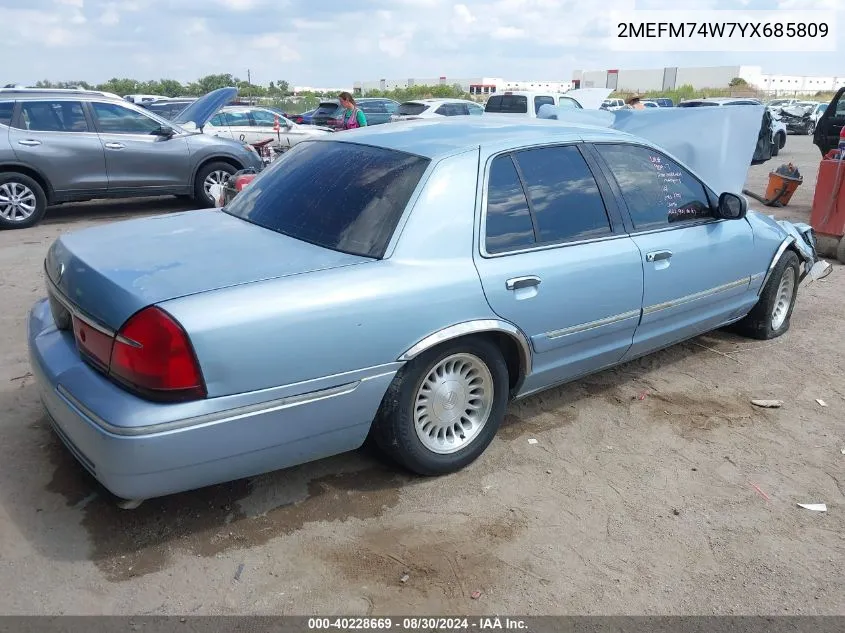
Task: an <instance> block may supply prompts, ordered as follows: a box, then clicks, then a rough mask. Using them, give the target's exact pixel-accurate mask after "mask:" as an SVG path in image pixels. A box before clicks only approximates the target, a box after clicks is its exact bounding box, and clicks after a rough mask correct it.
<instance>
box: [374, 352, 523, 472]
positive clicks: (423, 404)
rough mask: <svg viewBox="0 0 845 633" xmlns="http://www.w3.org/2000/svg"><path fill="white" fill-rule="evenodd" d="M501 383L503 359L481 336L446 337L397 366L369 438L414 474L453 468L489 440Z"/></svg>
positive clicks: (502, 401)
mask: <svg viewBox="0 0 845 633" xmlns="http://www.w3.org/2000/svg"><path fill="white" fill-rule="evenodd" d="M508 385H509V380H508V369H507V365H506V363H505V360H504V358H503V356H502V353H501V351H499V349H498V348H497V347H496V346H495V345H493V344H492V343H490V342H489V341H487V340H484V339H480V338H471V339H469V338H468V339H461V340H458V341H454V342H450V343H446V344H444V345H443V346H441V347H438V348H435V349H433V350H429V351H427V352H425V353H423V354H421V355H420V356H418V357H417V358H415V359H413V360H411V361H410V362H408V364H407V365H405V366H404V367H403V368H402V369H401V370H400V371H399V373H398V374H397V375H396V378H395V379H394V381H393V383H392V384H391V386H390V388H389V389H388V391H387V393H386V394H385V396H384V399H383V400H382V404H381V408H380V409H379V412H378V414H377V416H376V419H375V421H374V423H373V439H374V440H375V441H376V443H377V444H378V446H379V448H381V449H382V451H384V452H385V453H386V454H387V455H388V456H390V457H392V458H393V459H394V460H395V461H397V462H399V463H400V464H402V465H403V466H405V467H406V468H408V469H409V470H411V471H413V472H416V473H417V474H420V475H444V474H447V473H452V472H455V471H458V470H460V469H462V468H464V467H465V466H467V465H469V464H470V463H472V462H473V461H475V460H476V459H477V458H478V457H479V456H480V455H481V453H483V452H484V450H485V449H486V448H487V446H489V444H490V442H492V441H493V437H494V436H495V435H496V431H498V429H499V426H500V425H501V423H502V420H503V418H504V416H505V410H506V408H507V402H508Z"/></svg>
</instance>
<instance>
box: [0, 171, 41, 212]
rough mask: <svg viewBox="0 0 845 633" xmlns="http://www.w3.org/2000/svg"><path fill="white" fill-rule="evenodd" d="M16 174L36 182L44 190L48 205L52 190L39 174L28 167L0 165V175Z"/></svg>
mask: <svg viewBox="0 0 845 633" xmlns="http://www.w3.org/2000/svg"><path fill="white" fill-rule="evenodd" d="M9 172H13V173H18V174H23V175H24V176H29V177H30V178H32V179H33V180H34V181H35V182H37V183H38V184H39V185H40V186H41V188H42V189H43V190H44V195H45V196H47V203H48V204H49V203H50V202H52V200H53V188H52V187H51V186H50V183H49V182H47V179H46V178H44V177H43V176H42V175H41V174H39V173H38V172H37V171H35V170H34V169H30V168H29V167H22V166H20V165H0V174H2V173H9Z"/></svg>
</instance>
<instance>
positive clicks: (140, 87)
mask: <svg viewBox="0 0 845 633" xmlns="http://www.w3.org/2000/svg"><path fill="white" fill-rule="evenodd" d="M230 86H234V87H236V88H237V89H238V94H239V96H242V97H251V98H256V99H272V100H286V99H287V98H288V97H291V96H292V95H293V91H292V90H291V87H290V84H289V83H288V82H287V81H285V80H284V79H279V80H276V81H271V82H270V83H269V84H267V85H262V84H256V83H251V82H249V81H246V80H244V79H242V78H240V77H236V76H234V75H232V74H230V73H221V74H217V75H206V76H205V77H201V78H200V79H198V80H196V81H192V82H189V83H185V84H183V83H181V82H179V81H176V80H175V79H154V80H149V81H142V80H138V79H129V78H122V79H121V78H117V77H115V78H112V79H109V80H108V81H106V82H103V83H99V84H94V83H90V82H88V81H50V80H47V79H44V80H41V81H38V82H36V84H35V86H34V87H35V88H76V87H79V88H83V89H85V90H100V91H103V92H112V93H114V94H118V95H120V96H124V95H128V94H151V95H161V96H162V97H199V96H202V95H204V94H206V93H209V92H211V91H212V90H217V89H218V88H226V87H230ZM297 96H303V97H335V96H337V95H335V94H321V93H313V92H300V93H297ZM361 96H366V97H387V98H390V99H395V100H397V101H409V100H411V99H424V98H462V99H468V98H470V95H469V93H467V92H466V91H465V90H464V89H463V87H461V86H460V85H459V84H454V85H438V86H410V87H408V88H398V89H396V90H368V91H366V92H365V93H364V94H362V95H361Z"/></svg>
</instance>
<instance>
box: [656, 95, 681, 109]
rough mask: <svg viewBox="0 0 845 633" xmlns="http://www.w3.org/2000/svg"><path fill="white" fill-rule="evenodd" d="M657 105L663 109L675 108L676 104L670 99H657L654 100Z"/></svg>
mask: <svg viewBox="0 0 845 633" xmlns="http://www.w3.org/2000/svg"><path fill="white" fill-rule="evenodd" d="M652 101H654V102H655V103H656V104H657V105H659V106H660V107H661V108H674V107H675V102H674V101H672V100H671V99H670V98H669V97H656V98H654V99H652Z"/></svg>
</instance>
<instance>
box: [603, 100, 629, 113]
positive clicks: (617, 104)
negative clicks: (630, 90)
mask: <svg viewBox="0 0 845 633" xmlns="http://www.w3.org/2000/svg"><path fill="white" fill-rule="evenodd" d="M624 107H625V100H624V99H605V100H604V101H603V102H602V104H601V109H602V110H610V111H611V112H612V111H613V110H621V109H622V108H624Z"/></svg>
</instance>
